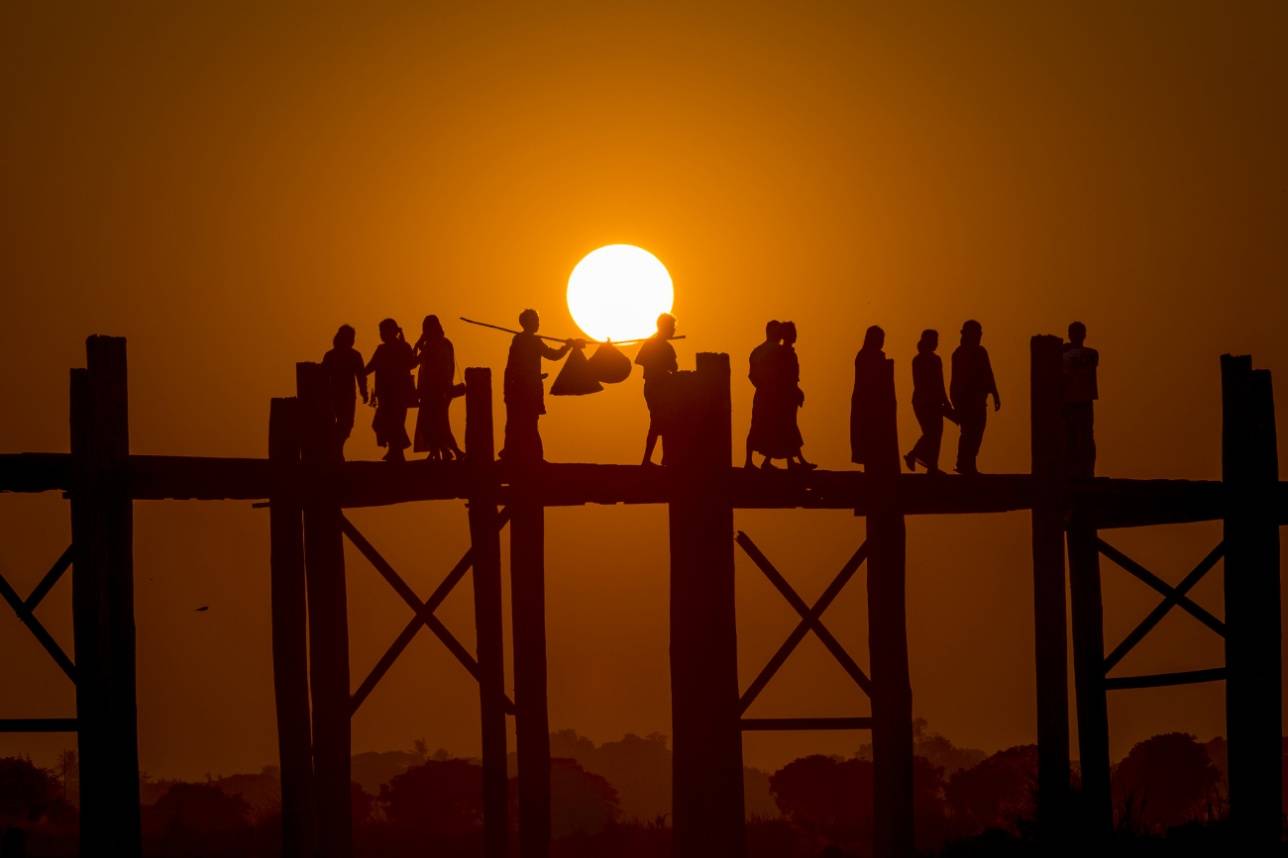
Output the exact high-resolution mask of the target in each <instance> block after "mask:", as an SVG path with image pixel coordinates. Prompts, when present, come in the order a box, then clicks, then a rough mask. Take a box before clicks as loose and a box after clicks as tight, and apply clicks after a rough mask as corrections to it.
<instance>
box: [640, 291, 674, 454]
mask: <svg viewBox="0 0 1288 858" xmlns="http://www.w3.org/2000/svg"><path fill="white" fill-rule="evenodd" d="M674 336H675V316H672V315H671V314H670V313H663V314H662V315H660V316H658V317H657V333H656V334H654V335H653V336H651V337H649V338H648V339H647V340H645V341H644V344H643V345H642V346H640V353H639V354H638V355H636V357H635V362H636V363H637V364H639V365H640V366H642V367H644V403H645V404H646V405H647V406H648V438H647V439H645V441H644V464H645V465H651V464H653V448H654V447H655V446H657V439H658V438H659V437H661V436H662V434H663V431H662V414H663V412H664V411H665V407H666V406H665V405H664V404H663V397H665V396H666V394H667V390H666V386H667V384H668V383H669V382H670V380H671V376H673V375H675V373H676V372H677V371H679V369H680V365H679V363H678V362H677V361H676V358H675V346H673V345H671V343H670V339H671V337H674ZM663 443H664V444H665V443H666V442H665V441H663ZM662 461H663V462H665V461H666V448H665V447H663V448H662Z"/></svg>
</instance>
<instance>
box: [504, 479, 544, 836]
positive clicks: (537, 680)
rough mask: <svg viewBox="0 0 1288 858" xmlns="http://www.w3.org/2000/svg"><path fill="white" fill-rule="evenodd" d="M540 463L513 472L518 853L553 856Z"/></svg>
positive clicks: (512, 511) (512, 569)
mask: <svg viewBox="0 0 1288 858" xmlns="http://www.w3.org/2000/svg"><path fill="white" fill-rule="evenodd" d="M538 468H540V465H534V466H528V467H526V468H522V469H520V470H518V471H517V472H514V473H513V478H512V480H511V486H512V489H513V494H512V496H511V501H510V605H511V611H512V617H513V619H512V622H513V626H514V708H515V730H514V738H515V751H516V753H517V756H518V764H519V778H518V780H519V783H518V791H519V855H520V858H546V856H548V855H549V854H550V714H549V711H548V706H547V703H546V567H545V552H546V511H545V507H543V506H542V505H541V501H540V500H539V499H538V498H536V497H535V496H534V494H535V492H534V489H535V486H536V483H537V480H539V479H540V477H539V476H538V475H537V474H536V473H535V471H536V469H538Z"/></svg>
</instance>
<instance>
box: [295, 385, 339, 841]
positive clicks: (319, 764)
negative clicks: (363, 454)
mask: <svg viewBox="0 0 1288 858" xmlns="http://www.w3.org/2000/svg"><path fill="white" fill-rule="evenodd" d="M295 372H296V375H295V381H296V390H297V393H298V394H299V401H300V406H299V407H300V418H301V423H300V430H301V431H300V440H301V460H302V462H303V465H304V470H305V478H304V491H305V494H304V497H303V510H304V561H305V581H306V589H307V591H308V614H309V618H308V619H309V622H308V626H309V679H310V692H311V696H312V699H313V779H314V780H313V783H314V795H315V801H316V807H317V822H318V825H317V845H318V852H319V854H321V855H323V856H328V858H331V857H332V856H333V857H334V858H347V856H349V855H351V854H352V853H353V818H352V810H351V805H350V789H351V787H350V774H349V769H350V759H349V755H350V753H351V747H350V732H349V730H350V725H349V692H350V689H349V616H348V614H349V612H348V599H347V594H346V592H345V578H344V544H343V541H342V536H341V533H340V505H339V501H338V499H337V497H336V492H337V488H336V477H337V475H336V473H335V471H336V468H337V465H338V458H337V456H336V451H337V449H338V448H337V446H336V444H335V437H334V436H335V421H334V418H333V417H332V414H331V400H330V385H329V382H328V380H327V377H326V374H325V372H324V371H323V369H322V367H321V366H319V365H318V364H315V363H300V364H296V367H295Z"/></svg>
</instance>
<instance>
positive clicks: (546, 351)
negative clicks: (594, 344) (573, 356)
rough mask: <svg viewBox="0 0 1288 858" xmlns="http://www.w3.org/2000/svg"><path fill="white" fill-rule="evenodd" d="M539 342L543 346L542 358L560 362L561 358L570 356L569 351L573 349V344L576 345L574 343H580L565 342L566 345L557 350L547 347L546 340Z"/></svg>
mask: <svg viewBox="0 0 1288 858" xmlns="http://www.w3.org/2000/svg"><path fill="white" fill-rule="evenodd" d="M537 342H538V343H540V345H541V356H542V357H544V358H545V359H546V360H559V358H561V357H563V356H564V355H566V354H568V350H569V349H571V348H572V346H573V343H574V342H578V341H577V340H564V344H563V345H562V346H560V347H559V348H555V347H554V346H550V345H546V342H545V340H538V341H537Z"/></svg>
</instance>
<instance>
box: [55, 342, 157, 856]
mask: <svg viewBox="0 0 1288 858" xmlns="http://www.w3.org/2000/svg"><path fill="white" fill-rule="evenodd" d="M86 358H87V361H86V369H83V370H72V376H71V440H72V456H73V459H74V463H75V464H74V470H75V476H74V478H73V485H72V491H71V507H72V509H71V518H72V542H73V545H74V550H75V555H74V559H73V565H72V625H73V633H74V636H75V653H76V655H75V659H76V723H77V726H78V729H79V736H78V739H79V748H80V779H81V785H80V802H81V821H80V843H81V848H80V854H82V855H87V856H92V855H108V854H111V855H122V856H137V855H139V854H140V853H141V851H142V843H141V835H140V822H139V741H138V715H137V702H136V696H135V641H134V505H133V502H132V501H131V499H130V486H129V475H128V467H127V465H128V459H129V455H130V433H129V408H128V393H127V391H128V387H127V380H126V362H125V340H124V339H123V338H120V337H99V336H95V337H90V338H89V339H88V340H87V341H86Z"/></svg>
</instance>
